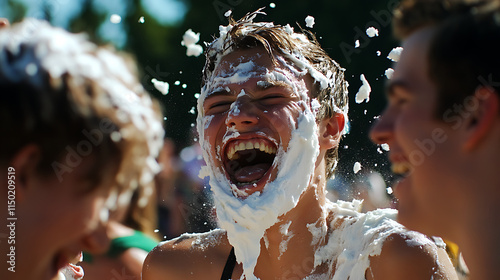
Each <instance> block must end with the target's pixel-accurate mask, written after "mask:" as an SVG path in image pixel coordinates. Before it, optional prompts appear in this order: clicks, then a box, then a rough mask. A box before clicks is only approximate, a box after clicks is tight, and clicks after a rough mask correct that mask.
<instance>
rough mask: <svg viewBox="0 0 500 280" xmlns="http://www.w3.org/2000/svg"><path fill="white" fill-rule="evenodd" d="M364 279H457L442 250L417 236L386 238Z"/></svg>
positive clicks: (394, 234) (424, 238) (372, 259)
mask: <svg viewBox="0 0 500 280" xmlns="http://www.w3.org/2000/svg"><path fill="white" fill-rule="evenodd" d="M366 276H367V279H374V280H378V279H385V280H391V279H394V280H396V279H407V280H424V279H435V280H436V279H440V280H445V279H446V280H447V279H450V280H451V279H453V280H455V279H457V275H456V272H455V269H454V268H453V265H452V264H451V261H450V259H449V258H448V255H447V253H446V251H445V249H443V248H439V247H438V246H437V245H436V244H435V242H433V241H432V240H431V239H430V238H428V237H426V236H424V235H422V234H419V233H416V232H405V233H401V232H398V233H393V234H391V235H390V236H388V237H387V239H386V240H385V242H384V244H383V247H382V252H381V253H380V255H378V256H373V257H371V258H370V269H369V270H367V272H366Z"/></svg>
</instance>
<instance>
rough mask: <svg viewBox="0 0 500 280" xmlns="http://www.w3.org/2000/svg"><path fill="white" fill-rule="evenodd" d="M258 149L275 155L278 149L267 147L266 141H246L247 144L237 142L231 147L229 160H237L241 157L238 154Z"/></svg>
mask: <svg viewBox="0 0 500 280" xmlns="http://www.w3.org/2000/svg"><path fill="white" fill-rule="evenodd" d="M253 149H258V150H261V151H262V152H266V153H268V154H275V153H276V147H274V146H269V145H267V144H266V143H265V142H264V141H255V140H254V141H245V142H236V143H234V144H232V145H231V147H230V148H229V149H228V152H227V158H228V159H230V160H233V159H237V158H238V157H239V156H238V154H236V152H239V151H245V150H253Z"/></svg>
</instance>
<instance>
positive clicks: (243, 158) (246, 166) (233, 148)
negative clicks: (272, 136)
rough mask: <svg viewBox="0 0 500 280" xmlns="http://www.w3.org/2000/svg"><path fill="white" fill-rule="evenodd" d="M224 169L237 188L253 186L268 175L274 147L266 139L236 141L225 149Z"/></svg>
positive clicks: (275, 148)
mask: <svg viewBox="0 0 500 280" xmlns="http://www.w3.org/2000/svg"><path fill="white" fill-rule="evenodd" d="M225 151H226V152H225V154H224V155H225V156H224V167H225V169H226V172H227V175H228V177H229V180H230V181H231V182H232V183H233V184H235V185H236V186H238V187H239V188H241V187H245V186H248V185H253V184H256V183H257V182H259V181H260V180H261V179H262V178H264V177H265V175H266V174H268V172H269V170H270V169H271V166H272V165H273V162H274V158H275V157H276V151H277V147H276V145H275V144H274V143H273V142H271V141H269V140H267V139H248V140H236V141H232V142H230V143H228V145H227V147H226V149H225Z"/></svg>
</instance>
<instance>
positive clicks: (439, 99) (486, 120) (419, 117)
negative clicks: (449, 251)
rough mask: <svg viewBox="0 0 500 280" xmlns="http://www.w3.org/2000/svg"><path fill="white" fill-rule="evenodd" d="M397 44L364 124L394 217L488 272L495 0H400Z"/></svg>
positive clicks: (493, 209) (494, 194)
mask: <svg viewBox="0 0 500 280" xmlns="http://www.w3.org/2000/svg"><path fill="white" fill-rule="evenodd" d="M395 15H397V17H396V21H395V30H396V31H397V32H396V34H398V35H400V37H401V38H402V39H403V48H404V51H403V52H402V54H401V58H400V60H399V62H398V63H397V65H396V68H395V71H394V75H393V77H392V79H391V80H390V82H389V84H388V99H389V102H388V104H389V105H388V107H387V108H386V110H385V111H384V113H383V114H382V115H381V117H380V119H379V121H378V123H377V124H376V125H375V126H374V127H373V129H372V131H371V137H372V139H373V140H374V142H376V143H379V144H381V143H388V144H389V145H390V147H391V151H390V160H391V162H392V167H393V170H394V171H395V172H396V173H400V174H402V175H403V179H402V180H401V181H400V182H399V183H398V185H397V187H396V189H395V193H396V196H397V197H398V198H399V217H398V218H399V220H400V221H401V223H403V224H404V225H406V226H408V227H409V228H411V229H415V230H419V231H422V232H424V233H426V234H429V235H439V236H442V237H443V238H445V239H448V240H451V241H454V242H455V243H457V244H458V245H459V247H460V249H461V251H462V253H463V256H464V259H465V261H466V263H467V266H468V267H469V270H470V279H473V280H477V279H498V267H497V265H498V263H499V262H500V257H499V255H498V250H499V249H500V242H499V238H498V236H500V226H499V218H498V214H497V209H498V205H499V200H498V198H499V195H500V189H499V185H500V176H499V171H498V159H499V158H500V145H499V143H500V103H499V102H500V98H499V93H500V87H499V83H498V81H500V65H499V61H500V52H499V49H500V26H499V21H498V20H499V16H500V6H499V2H498V1H437V0H436V1H420V2H419V1H403V2H402V5H401V7H400V8H399V9H398V11H397V13H395Z"/></svg>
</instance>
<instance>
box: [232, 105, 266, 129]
mask: <svg viewBox="0 0 500 280" xmlns="http://www.w3.org/2000/svg"><path fill="white" fill-rule="evenodd" d="M256 110H257V108H256V107H255V104H253V103H252V100H250V99H249V98H239V99H238V100H236V101H235V102H234V103H233V104H232V105H231V108H230V109H229V112H228V114H227V118H226V125H227V126H228V127H230V128H235V129H245V128H248V127H251V126H253V125H256V124H257V123H258V121H259V117H258V116H257V114H256V113H257V112H256Z"/></svg>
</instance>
